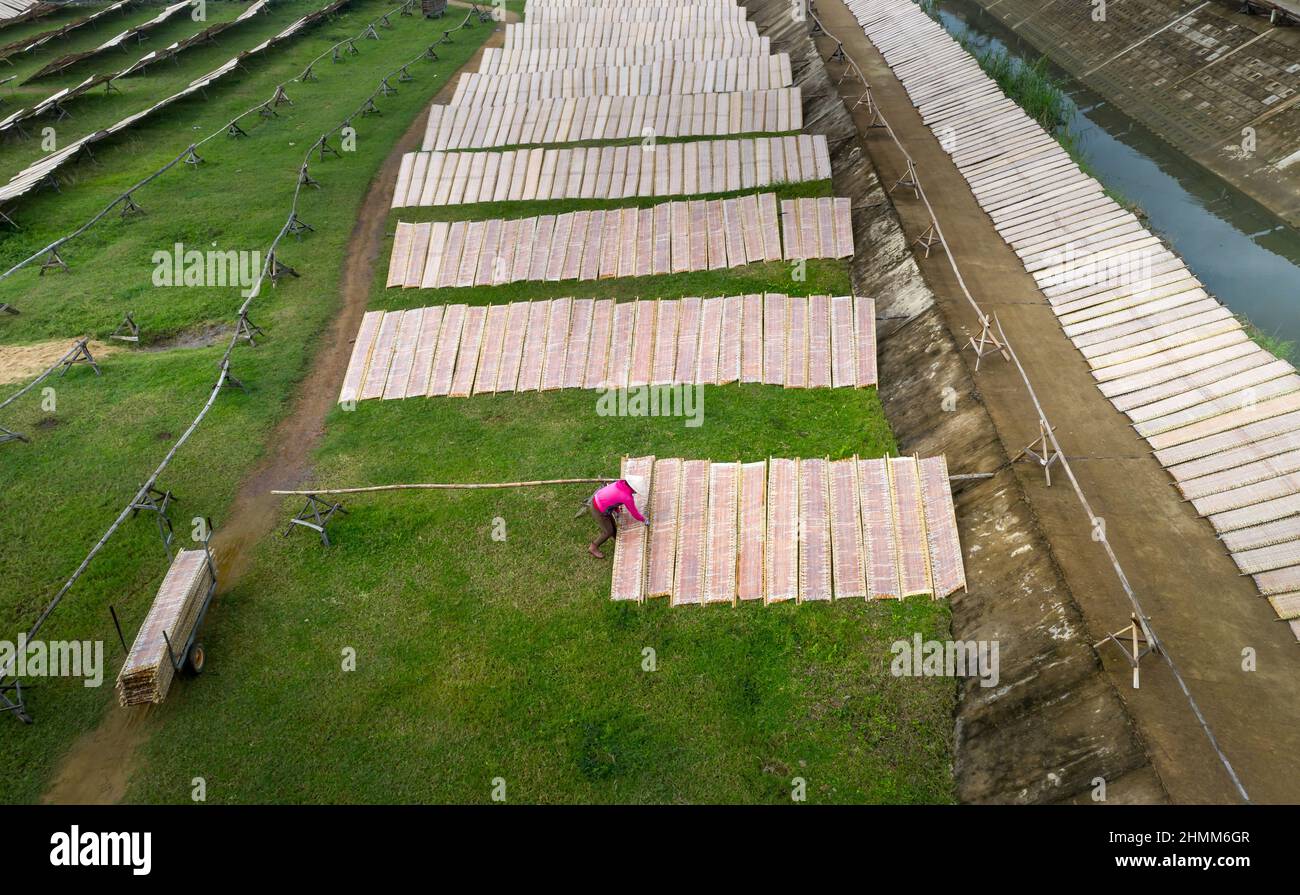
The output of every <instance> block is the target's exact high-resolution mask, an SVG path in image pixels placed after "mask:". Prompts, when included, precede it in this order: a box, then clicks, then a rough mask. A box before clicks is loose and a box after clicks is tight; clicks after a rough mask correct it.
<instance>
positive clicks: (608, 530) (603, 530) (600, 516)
mask: <svg viewBox="0 0 1300 895" xmlns="http://www.w3.org/2000/svg"><path fill="white" fill-rule="evenodd" d="M590 507H591V518H593V519H595V520H596V524H597V525H599V526H600V537H599V538H597V539H596V540H595V541H594V542H593V546H595V547H599V546H600V545H601V544H603V543H605V542H606V541H608V540H609V539H610V538H612V537H614V535H615V533H616V531H617V529H616V528H615V527H614V517H613V516H611V515H609V514H607V513H602V512H601V511H600V510H598V509H596V505H595V504H594V503H593V504H590Z"/></svg>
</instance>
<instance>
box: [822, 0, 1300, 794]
mask: <svg viewBox="0 0 1300 895" xmlns="http://www.w3.org/2000/svg"><path fill="white" fill-rule="evenodd" d="M817 8H818V14H819V16H820V17H821V19H822V20H823V22H824V23H825V25H826V27H827V29H828V30H830V31H831V32H833V33H834V34H835V35H836V37H838V38H840V39H841V40H843V41H844V48H845V51H846V52H847V53H848V54H849V55H850V56H851V57H852V58H853V59H854V60H855V61H857V62H858V64H859V66H860V67H861V68H862V70H863V72H864V73H865V75H866V77H867V79H868V80H869V81H870V82H871V85H872V91H873V95H874V97H875V99H876V101H877V103H878V104H879V105H880V107H881V109H882V110H883V111H884V113H885V115H886V116H887V117H888V119H889V122H890V124H891V125H892V127H893V128H894V130H895V131H896V132H897V133H898V136H899V139H900V140H901V141H902V142H903V144H904V145H905V146H906V147H907V149H908V152H909V153H910V154H911V155H912V156H913V158H914V159H915V161H916V166H917V170H918V172H919V175H920V177H921V179H922V181H923V182H924V184H925V186H926V193H927V195H928V196H929V197H930V200H931V203H932V204H933V205H934V209H935V213H936V214H937V215H938V217H939V221H940V224H941V225H942V226H943V228H944V232H945V235H946V236H947V237H948V240H949V242H950V244H951V247H952V251H953V254H954V256H955V258H956V260H957V263H958V264H959V265H960V266H961V269H962V273H963V276H964V277H965V279H966V281H967V284H968V286H969V287H970V290H971V292H972V294H973V295H974V296H975V298H976V300H977V301H978V302H979V303H980V304H981V305H982V306H983V307H984V308H985V309H986V310H989V311H991V312H995V313H996V314H997V315H998V317H999V319H1000V320H1001V322H1002V325H1003V327H1004V328H1005V330H1006V332H1007V335H1008V337H1009V338H1010V339H1011V342H1012V344H1013V345H1014V346H1015V347H1016V349H1017V353H1018V354H1019V355H1020V359H1021V362H1022V363H1023V364H1024V366H1025V369H1026V370H1027V372H1028V374H1029V377H1030V380H1031V381H1032V382H1034V383H1035V386H1036V388H1037V390H1038V391H1039V393H1040V395H1039V397H1040V399H1041V400H1042V402H1043V409H1044V412H1045V413H1046V415H1047V418H1048V419H1050V420H1051V421H1052V423H1053V424H1054V425H1055V426H1056V427H1057V436H1058V438H1059V440H1060V442H1061V445H1062V447H1063V448H1064V449H1065V450H1066V451H1067V452H1068V454H1069V458H1070V462H1071V465H1072V466H1073V468H1074V470H1075V472H1076V474H1077V475H1078V476H1079V479H1080V484H1081V485H1082V487H1083V490H1084V493H1085V494H1087V495H1088V498H1089V500H1090V501H1091V502H1092V503H1093V505H1094V510H1095V511H1096V512H1097V513H1098V514H1099V515H1100V516H1102V517H1103V518H1104V520H1105V524H1106V530H1107V535H1108V538H1109V540H1110V541H1111V543H1112V546H1113V547H1114V548H1115V551H1116V553H1117V554H1118V555H1119V558H1120V562H1121V563H1122V564H1123V566H1124V569H1125V571H1126V572H1127V574H1128V575H1129V577H1130V579H1131V580H1132V583H1133V586H1134V588H1135V590H1136V592H1137V593H1138V596H1139V599H1141V600H1142V603H1143V606H1144V607H1145V609H1146V610H1147V612H1148V614H1149V615H1150V616H1151V618H1152V622H1153V624H1154V626H1155V629H1156V631H1157V632H1158V633H1159V635H1160V636H1161V638H1162V639H1163V640H1164V642H1165V644H1166V646H1167V647H1168V649H1169V651H1170V653H1171V655H1172V656H1173V657H1174V659H1175V661H1176V662H1177V663H1178V665H1179V668H1180V670H1181V671H1182V673H1183V675H1184V677H1186V679H1187V683H1188V686H1189V687H1190V688H1191V691H1192V693H1193V695H1194V696H1195V697H1196V699H1197V701H1198V703H1199V704H1200V707H1201V709H1202V711H1203V712H1204V713H1205V715H1206V717H1207V719H1208V721H1209V723H1210V725H1211V726H1212V728H1213V729H1214V732H1215V734H1216V736H1218V738H1219V741H1220V745H1221V746H1222V748H1223V750H1224V752H1225V753H1226V754H1227V755H1228V757H1229V759H1230V760H1231V761H1232V763H1233V765H1234V767H1235V769H1236V771H1237V773H1238V775H1239V776H1240V777H1241V779H1242V781H1243V783H1244V784H1245V787H1246V789H1247V790H1248V791H1249V793H1250V794H1251V797H1252V799H1253V800H1255V801H1257V802H1288V803H1295V802H1297V801H1300V775H1296V774H1295V773H1294V769H1293V765H1294V756H1293V755H1292V754H1291V750H1290V749H1289V748H1288V745H1287V744H1289V743H1292V742H1294V738H1295V731H1296V730H1297V729H1298V728H1300V704H1297V702H1296V700H1295V698H1294V693H1295V681H1296V680H1297V679H1300V650H1297V648H1296V644H1295V640H1294V638H1293V637H1292V636H1291V634H1290V631H1289V629H1288V628H1287V626H1285V625H1279V624H1278V623H1277V622H1276V620H1275V615H1274V613H1273V611H1272V610H1271V609H1270V608H1269V606H1268V603H1267V602H1266V601H1265V600H1264V599H1263V598H1262V597H1261V596H1260V595H1259V594H1258V593H1257V592H1256V590H1255V588H1254V586H1253V585H1252V583H1251V581H1250V579H1249V578H1243V577H1242V576H1240V575H1239V574H1238V573H1237V569H1236V567H1235V566H1234V565H1233V563H1232V562H1231V560H1230V559H1229V558H1228V556H1227V555H1226V554H1225V553H1224V550H1223V548H1222V545H1221V544H1220V543H1219V542H1218V540H1217V539H1216V538H1215V536H1214V533H1213V531H1212V530H1211V528H1210V526H1209V525H1208V524H1207V523H1206V522H1205V520H1203V519H1200V518H1199V517H1197V516H1196V514H1195V512H1194V511H1193V510H1192V508H1191V506H1190V505H1189V504H1188V503H1186V502H1184V501H1182V500H1180V499H1179V497H1178V494H1177V492H1176V491H1175V489H1174V488H1173V487H1171V484H1170V479H1169V476H1168V474H1167V473H1166V472H1165V471H1164V470H1163V469H1161V468H1160V466H1159V465H1158V464H1157V463H1156V461H1155V459H1154V458H1153V457H1152V456H1151V453H1150V450H1149V448H1148V447H1147V445H1146V444H1145V443H1144V442H1143V441H1142V440H1141V439H1140V438H1139V437H1138V435H1137V434H1136V433H1135V432H1134V431H1133V429H1132V428H1131V427H1130V426H1129V425H1128V422H1127V420H1126V419H1125V418H1124V417H1123V415H1122V414H1120V413H1119V411H1117V410H1116V409H1115V408H1114V407H1113V406H1112V405H1111V404H1110V403H1109V402H1108V401H1107V400H1106V399H1105V398H1103V397H1102V395H1101V393H1100V392H1099V391H1098V389H1097V387H1096V385H1095V383H1094V381H1093V379H1092V377H1091V376H1090V375H1089V373H1088V369H1087V366H1086V364H1085V363H1084V362H1083V359H1082V357H1081V356H1080V355H1079V353H1078V351H1077V350H1075V349H1074V347H1073V346H1072V345H1071V344H1070V343H1069V341H1068V340H1067V339H1066V338H1065V335H1064V333H1063V332H1062V330H1061V326H1060V323H1059V322H1058V321H1057V319H1056V317H1055V315H1054V314H1053V313H1052V310H1051V308H1050V306H1049V305H1048V303H1047V301H1046V299H1045V298H1044V297H1043V295H1042V293H1041V292H1039V290H1038V288H1037V285H1036V284H1035V283H1034V281H1033V279H1032V278H1031V277H1030V276H1029V274H1028V273H1027V272H1026V271H1025V269H1024V267H1023V265H1022V264H1021V263H1020V261H1019V259H1018V258H1017V257H1016V255H1015V254H1014V253H1013V252H1012V251H1011V250H1010V248H1009V247H1008V246H1007V245H1006V243H1005V242H1004V241H1003V240H1002V238H1001V236H999V235H998V233H997V231H996V230H995V229H994V228H993V225H992V222H991V221H990V220H989V218H988V216H987V215H985V213H984V212H983V210H982V209H981V208H980V207H979V205H978V204H977V203H976V201H975V198H974V196H973V195H972V194H971V192H970V189H969V187H968V186H967V184H966V182H965V180H964V179H963V178H962V176H961V174H960V172H959V171H958V170H957V168H956V167H955V166H954V165H953V163H952V160H951V159H950V158H949V156H948V154H947V153H946V152H944V151H943V148H942V147H941V146H940V145H939V142H938V140H936V139H935V137H934V135H933V134H932V133H931V132H930V130H929V128H928V127H926V126H925V124H924V123H923V122H922V121H921V119H920V116H919V115H918V114H917V112H916V110H915V109H914V108H913V106H912V104H911V102H910V100H909V99H908V97H907V95H906V93H905V92H904V90H903V88H902V85H901V84H900V83H899V82H898V80H897V79H896V78H895V77H894V75H893V72H892V71H891V70H890V69H889V67H888V66H887V65H886V64H885V62H884V60H883V58H882V57H881V56H880V54H879V53H878V52H877V51H876V49H875V47H874V46H873V45H872V44H871V43H870V42H869V41H868V40H867V39H866V36H865V35H864V34H863V32H862V28H861V26H859V25H858V23H857V21H856V19H854V17H853V15H852V13H851V12H850V11H849V10H848V9H847V8H846V7H845V6H844V4H843V2H841V0H821V2H819V3H818V5H817ZM824 49H825V47H824ZM841 90H842V92H843V93H844V95H845V96H847V97H850V98H852V99H856V98H857V95H858V93H859V92H860V90H861V88H860V87H859V86H858V85H856V84H854V83H852V82H847V81H846V82H845V84H843V85H841ZM850 104H851V103H850ZM854 119H855V121H856V122H857V125H858V128H859V131H860V132H861V133H862V134H863V135H864V143H865V144H866V146H867V147H868V150H869V152H870V154H871V157H872V160H873V162H874V163H875V165H876V168H877V170H878V171H879V172H880V177H881V180H882V181H883V182H885V183H894V182H895V181H896V180H898V179H899V178H900V177H902V176H903V174H904V173H905V169H904V164H903V160H902V157H901V155H900V154H899V152H898V150H897V148H896V147H894V145H893V143H892V142H891V141H890V140H889V137H888V136H887V135H886V133H885V132H884V131H883V130H881V129H879V128H876V129H872V128H870V126H869V125H870V116H869V114H868V113H867V111H866V109H865V107H862V108H859V109H856V110H855V111H854ZM894 203H895V206H896V207H897V210H898V213H899V216H900V217H901V218H902V220H903V224H904V227H905V229H906V231H907V234H908V236H909V238H912V239H914V238H916V237H917V236H919V235H920V234H921V233H922V231H924V230H925V229H926V227H927V225H928V223H929V221H928V218H927V217H926V216H925V212H924V209H923V207H922V206H921V204H920V203H919V202H918V201H916V200H914V199H913V198H912V197H911V195H910V194H909V193H908V192H907V190H906V189H903V188H900V189H899V190H897V191H896V192H895V194H894ZM917 260H918V262H919V263H920V265H921V269H922V271H923V273H924V274H925V277H926V279H927V280H928V281H929V283H930V285H931V287H932V288H933V289H934V292H935V294H936V295H937V296H938V297H939V300H940V306H941V310H942V311H943V314H944V317H945V318H946V320H947V322H948V326H949V328H950V329H951V330H952V331H953V332H954V333H956V334H959V335H961V334H963V333H970V332H973V331H976V330H977V329H978V325H977V323H976V322H975V316H974V313H973V312H972V311H971V309H970V307H969V305H967V304H966V302H965V299H964V298H962V297H961V293H960V292H959V290H958V286H957V283H956V281H955V278H954V277H953V274H952V268H951V267H950V266H949V265H948V263H947V260H946V259H945V258H944V256H943V253H942V251H941V250H940V251H936V252H934V253H933V254H932V255H931V257H930V258H928V259H926V258H921V257H919V256H918V259H917ZM963 338H964V336H963ZM963 356H964V357H965V359H966V363H967V365H968V368H969V367H973V360H974V356H973V355H972V354H970V353H969V352H965V353H964V354H963ZM972 375H974V376H975V378H976V381H977V383H978V384H979V387H980V393H981V396H982V399H983V401H984V403H985V404H986V405H987V407H988V410H989V413H990V415H991V416H992V418H993V421H994V423H995V425H996V426H997V429H998V432H999V435H1000V437H1001V439H1002V442H1003V445H1004V447H1005V449H1006V451H1007V453H1008V454H1009V455H1010V454H1015V453H1016V452H1018V451H1019V450H1020V449H1021V448H1022V447H1024V446H1025V445H1026V444H1029V443H1030V442H1031V441H1032V440H1033V439H1034V438H1035V436H1036V435H1037V434H1038V433H1037V420H1036V417H1035V415H1034V411H1033V408H1032V405H1031V404H1030V402H1029V399H1028V397H1027V394H1026V392H1025V389H1024V385H1023V383H1022V382H1021V380H1020V378H1019V375H1018V374H1017V373H1016V371H1015V368H1014V367H1013V366H1011V365H1010V364H1006V363H1004V362H1002V361H1001V360H1000V359H999V358H996V357H987V358H985V360H984V361H983V363H982V364H981V368H980V371H979V372H978V373H973V374H972ZM1016 470H1017V474H1018V476H1019V478H1020V480H1021V483H1022V485H1023V487H1024V490H1025V492H1026V494H1027V495H1028V497H1029V500H1030V503H1031V505H1032V507H1033V510H1034V512H1035V513H1036V515H1037V516H1038V521H1039V523H1040V525H1041V526H1042V528H1043V530H1044V531H1045V533H1046V534H1047V536H1048V540H1049V543H1050V544H1051V545H1052V549H1053V552H1054V554H1055V557H1056V559H1057V561H1058V562H1059V563H1060V566H1061V568H1062V571H1063V572H1064V574H1065V577H1066V579H1067V581H1068V583H1069V585H1070V588H1071V590H1072V591H1073V593H1074V595H1075V599H1076V600H1077V602H1078V603H1079V606H1080V607H1081V609H1082V610H1083V613H1084V618H1085V621H1086V622H1087V624H1088V626H1089V628H1090V629H1091V633H1092V635H1093V639H1094V640H1098V639H1100V638H1101V637H1102V636H1105V634H1106V633H1107V632H1110V631H1115V630H1118V629H1119V628H1121V627H1123V626H1124V625H1125V624H1127V623H1128V614H1129V610H1130V607H1129V604H1128V601H1127V598H1126V597H1125V596H1124V593H1123V591H1122V590H1121V589H1120V587H1119V585H1118V583H1117V580H1116V577H1115V574H1114V572H1113V571H1112V569H1111V568H1110V566H1109V564H1108V563H1107V561H1106V558H1105V555H1104V554H1103V552H1102V551H1101V548H1100V547H1099V546H1098V545H1097V544H1096V543H1095V542H1093V540H1092V537H1091V535H1092V529H1091V526H1090V522H1089V520H1088V519H1087V518H1086V517H1085V515H1084V513H1083V510H1082V508H1081V507H1080V505H1079V503H1078V500H1077V499H1076V497H1075V495H1074V493H1073V491H1072V490H1071V489H1070V487H1069V486H1068V484H1066V483H1064V482H1062V481H1060V480H1059V477H1057V483H1056V485H1055V486H1054V487H1051V488H1047V487H1046V486H1045V485H1044V482H1043V476H1042V473H1041V472H1039V471H1038V469H1037V468H1036V467H1034V466H1030V465H1027V464H1018V465H1017V466H1016ZM1247 648H1250V649H1252V650H1254V651H1255V653H1256V655H1257V657H1258V659H1257V669H1258V670H1255V671H1244V670H1243V668H1242V651H1243V650H1244V649H1247ZM1101 656H1102V659H1103V663H1104V664H1105V666H1106V668H1107V670H1108V672H1109V673H1110V674H1111V675H1112V679H1113V681H1114V683H1115V686H1116V687H1117V689H1118V691H1119V692H1120V694H1121V695H1122V697H1123V698H1124V699H1125V701H1126V702H1127V704H1128V707H1129V709H1130V711H1131V712H1132V715H1133V717H1134V718H1135V719H1136V721H1137V723H1138V726H1139V728H1140V729H1141V732H1142V734H1143V737H1144V739H1145V740H1146V742H1147V744H1148V747H1149V749H1150V752H1151V757H1152V761H1153V762H1154V764H1155V766H1156V768H1157V770H1158V772H1159V774H1160V777H1161V779H1162V780H1163V782H1164V783H1165V785H1166V787H1167V788H1168V791H1169V794H1170V796H1171V798H1172V799H1173V800H1174V801H1175V802H1226V803H1234V802H1237V801H1239V798H1238V796H1237V794H1236V792H1235V790H1234V789H1233V787H1232V786H1231V783H1230V780H1229V778H1228V776H1227V774H1226V772H1225V771H1224V769H1223V767H1222V765H1221V764H1220V762H1219V760H1218V758H1217V757H1216V756H1215V754H1214V752H1213V751H1212V750H1211V748H1210V747H1209V745H1208V742H1207V740H1206V738H1205V735H1204V734H1203V732H1202V731H1201V729H1200V728H1199V726H1198V725H1197V724H1196V721H1195V718H1194V717H1193V715H1192V712H1191V710H1190V708H1189V707H1188V704H1187V702H1186V700H1185V699H1184V697H1183V695H1182V693H1181V692H1180V690H1179V688H1178V685H1177V683H1176V681H1175V680H1174V678H1173V676H1172V675H1171V674H1170V673H1169V671H1168V669H1167V668H1166V667H1165V665H1164V664H1163V663H1162V662H1161V661H1160V660H1159V659H1157V658H1155V657H1149V658H1148V659H1146V661H1144V663H1143V673H1142V688H1141V689H1140V690H1133V689H1132V687H1131V681H1130V669H1129V666H1128V665H1127V663H1126V662H1124V660H1123V659H1122V658H1121V657H1120V656H1119V654H1118V652H1117V651H1116V650H1114V649H1107V648H1103V649H1102V650H1101Z"/></svg>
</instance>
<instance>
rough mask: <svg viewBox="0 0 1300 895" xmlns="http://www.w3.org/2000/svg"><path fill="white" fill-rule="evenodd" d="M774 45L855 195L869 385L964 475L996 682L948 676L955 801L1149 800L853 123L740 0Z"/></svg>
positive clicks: (963, 509)
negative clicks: (873, 355)
mask: <svg viewBox="0 0 1300 895" xmlns="http://www.w3.org/2000/svg"><path fill="white" fill-rule="evenodd" d="M745 6H746V7H747V8H748V9H749V12H750V17H751V19H753V20H754V21H755V22H756V23H757V25H758V27H759V29H760V31H761V32H762V33H763V34H766V35H768V36H770V37H771V38H772V43H773V51H774V52H788V53H790V56H791V60H792V63H793V67H794V73H795V82H796V84H797V85H798V86H799V87H800V88H801V89H802V91H803V101H804V121H805V130H807V131H808V132H812V133H824V134H825V135H826V136H827V139H828V141H829V144H830V147H831V161H832V167H833V171H834V186H835V193H836V195H840V196H849V197H850V198H851V199H852V201H853V221H854V229H855V245H856V254H855V257H854V261H853V270H852V275H853V284H854V288H855V290H856V291H858V292H859V293H860V294H862V295H870V296H872V297H873V298H875V300H876V307H877V314H878V315H879V318H880V319H879V321H878V331H879V334H880V374H881V388H880V393H881V398H882V400H883V402H884V406H885V411H886V415H887V416H888V418H889V422H890V424H891V426H892V427H893V430H894V433H895V435H896V437H897V440H898V444H899V446H900V448H901V449H902V450H904V451H906V452H909V453H910V452H918V453H920V454H922V455H931V454H937V453H944V454H946V455H947V456H948V462H949V466H950V468H951V471H952V472H953V474H961V473H979V472H992V473H993V475H992V477H991V478H986V479H977V480H967V481H965V482H964V483H963V484H962V485H961V487H960V488H959V489H958V491H957V494H956V500H957V515H958V523H959V526H960V529H961V538H962V544H963V548H964V556H965V562H966V573H967V579H968V582H969V590H968V592H966V593H964V594H957V595H954V596H953V598H952V607H953V631H952V636H953V637H954V638H955V639H960V640H996V641H998V642H999V644H1000V659H1001V669H1000V671H1001V674H1000V680H999V682H998V685H997V686H996V687H992V688H983V687H981V686H980V685H979V683H978V682H977V681H975V680H966V681H962V682H960V684H959V686H960V693H959V701H958V708H957V713H956V717H955V718H954V738H953V739H954V774H955V776H956V782H957V793H958V798H960V799H961V800H962V801H967V802H1064V801H1081V802H1086V801H1090V793H1091V792H1092V791H1093V790H1094V787H1095V783H1094V781H1095V780H1096V779H1097V778H1101V779H1104V780H1105V781H1106V791H1107V800H1108V801H1109V802H1111V803H1114V802H1125V801H1131V802H1159V801H1165V800H1166V794H1165V791H1164V788H1163V786H1162V785H1161V782H1160V780H1159V778H1158V777H1157V775H1156V774H1155V772H1154V770H1153V768H1152V766H1151V763H1150V760H1149V758H1148V756H1147V754H1146V751H1145V749H1144V746H1143V743H1142V742H1141V740H1140V738H1139V736H1138V734H1137V731H1136V728H1135V726H1134V724H1133V722H1132V720H1131V718H1130V716H1129V713H1128V710H1127V708H1126V707H1125V705H1124V703H1123V701H1122V700H1121V699H1120V698H1119V695H1118V693H1117V692H1116V691H1115V689H1114V687H1113V686H1112V684H1111V683H1110V680H1109V679H1108V678H1107V677H1106V676H1105V675H1104V673H1103V671H1102V667H1101V664H1100V662H1099V660H1098V657H1097V654H1096V653H1095V651H1094V650H1093V649H1092V647H1091V645H1090V643H1091V638H1090V637H1089V634H1088V632H1087V630H1086V627H1085V625H1084V624H1083V622H1082V620H1081V617H1080V613H1079V609H1078V607H1077V606H1076V604H1075V601H1074V599H1073V598H1072V596H1071V593H1070V590H1069V587H1068V586H1067V585H1066V583H1065V580H1064V578H1063V577H1062V574H1061V571H1060V569H1059V568H1058V565H1057V562H1056V559H1055V557H1054V556H1053V553H1052V550H1051V547H1050V546H1049V545H1048V543H1047V541H1046V539H1045V537H1044V535H1043V532H1042V530H1041V529H1040V528H1039V525H1038V523H1037V521H1036V519H1035V517H1034V514H1033V511H1032V509H1031V508H1030V505H1029V503H1028V501H1027V500H1026V497H1025V494H1024V492H1023V490H1022V488H1021V485H1020V483H1019V481H1018V480H1017V477H1016V476H1015V475H1014V474H1013V473H1012V471H1011V470H1010V469H1009V468H1008V457H1007V454H1006V451H1005V450H1004V448H1003V444H1002V441H1001V440H1000V438H999V436H998V433H997V431H996V429H995V428H994V425H993V422H992V420H991V418H990V416H989V414H988V411H987V409H986V407H985V405H984V403H983V401H982V399H981V396H980V395H979V392H978V390H977V389H976V387H975V383H974V382H973V380H972V379H971V377H970V374H969V372H968V371H967V367H966V365H965V363H964V362H963V360H962V359H961V357H960V355H959V344H958V339H957V338H955V337H954V334H953V333H952V332H951V331H950V330H949V329H948V326H947V323H946V322H945V319H944V317H943V315H942V314H941V313H940V311H939V309H938V307H937V306H936V303H935V297H934V294H933V293H932V292H931V290H930V287H929V286H928V285H927V283H926V281H925V280H924V279H923V277H922V274H921V271H920V270H919V269H918V267H917V265H916V262H915V259H914V257H913V255H912V252H911V250H910V248H909V246H908V242H907V238H906V237H905V236H904V233H903V229H902V226H901V224H900V221H899V219H898V217H897V215H896V213H895V211H894V208H893V206H892V205H891V203H890V201H889V198H888V196H887V195H886V193H885V190H884V189H883V188H882V186H881V182H880V179H879V178H878V177H877V174H876V171H875V169H874V167H873V166H872V163H871V161H870V159H869V157H868V156H867V154H866V153H865V152H864V149H863V145H862V143H861V139H860V136H859V133H858V130H857V128H856V125H855V123H854V121H853V119H852V117H851V116H850V115H849V113H848V110H847V109H846V107H845V105H844V103H843V101H842V100H841V98H840V94H839V92H838V91H837V89H836V87H835V86H834V85H833V84H832V83H831V81H830V80H829V79H828V77H827V73H826V69H825V67H824V66H823V64H822V61H821V58H820V56H819V55H818V54H817V52H816V49H815V48H814V46H813V43H812V41H811V39H810V38H809V37H808V25H807V23H806V22H799V21H794V20H793V19H792V17H791V15H790V5H789V3H787V2H785V0H748V2H745Z"/></svg>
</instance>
